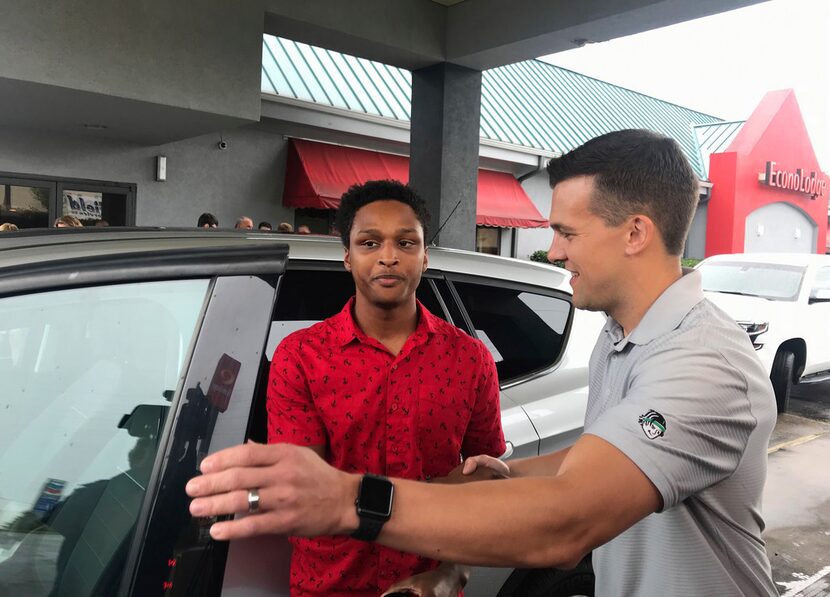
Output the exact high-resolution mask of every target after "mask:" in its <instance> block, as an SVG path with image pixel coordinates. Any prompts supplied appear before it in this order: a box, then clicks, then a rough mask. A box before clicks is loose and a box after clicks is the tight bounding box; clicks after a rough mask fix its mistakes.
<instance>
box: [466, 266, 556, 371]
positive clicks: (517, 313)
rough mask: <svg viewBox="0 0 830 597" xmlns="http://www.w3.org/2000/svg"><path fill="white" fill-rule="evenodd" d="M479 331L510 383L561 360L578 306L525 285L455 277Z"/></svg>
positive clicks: (478, 334)
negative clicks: (566, 335) (462, 279)
mask: <svg viewBox="0 0 830 597" xmlns="http://www.w3.org/2000/svg"><path fill="white" fill-rule="evenodd" d="M453 286H454V287H455V289H456V291H457V293H458V295H459V297H460V298H461V302H462V303H463V305H464V307H465V308H466V310H467V313H468V314H469V316H470V319H471V320H472V323H473V326H474V327H475V331H476V335H477V336H478V337H479V339H481V341H482V342H484V344H485V345H486V346H487V348H489V349H490V352H491V354H492V355H493V360H494V361H495V362H496V368H497V369H498V373H499V382H500V383H501V384H502V385H504V384H505V383H509V382H511V381H515V380H517V379H519V378H522V377H524V376H526V375H529V374H531V373H534V372H536V371H540V370H543V369H546V368H548V367H551V366H553V365H554V364H555V363H556V362H558V360H559V357H560V356H561V354H562V350H563V348H564V346H565V333H566V330H567V327H568V323H569V321H570V318H571V310H572V306H571V303H570V301H568V300H566V299H565V298H562V297H559V296H554V295H548V294H542V293H541V292H536V291H533V290H531V289H528V288H522V287H519V286H516V287H510V286H504V285H498V284H494V283H483V282H482V283H474V282H470V281H461V280H453Z"/></svg>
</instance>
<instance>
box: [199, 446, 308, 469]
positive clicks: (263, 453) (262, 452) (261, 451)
mask: <svg viewBox="0 0 830 597" xmlns="http://www.w3.org/2000/svg"><path fill="white" fill-rule="evenodd" d="M292 447H294V448H296V446H289V445H288V444H268V445H265V444H257V443H254V442H249V443H247V444H243V445H240V446H234V447H232V448H227V449H225V450H220V451H219V452H217V453H216V454H211V455H210V456H208V457H207V458H205V459H204V460H203V461H202V464H201V466H200V467H199V469H200V470H201V471H202V472H203V473H216V472H219V471H222V470H225V469H229V468H233V467H238V466H268V465H271V464H276V463H277V462H278V461H279V460H280V458H281V457H282V456H283V454H284V453H285V452H286V450H290V449H291V448H292Z"/></svg>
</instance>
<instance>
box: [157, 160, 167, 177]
mask: <svg viewBox="0 0 830 597" xmlns="http://www.w3.org/2000/svg"><path fill="white" fill-rule="evenodd" d="M156 180H157V181H159V182H164V181H165V180H167V156H166V155H157V156H156Z"/></svg>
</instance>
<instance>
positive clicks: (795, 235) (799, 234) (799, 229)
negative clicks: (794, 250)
mask: <svg viewBox="0 0 830 597" xmlns="http://www.w3.org/2000/svg"><path fill="white" fill-rule="evenodd" d="M793 236H794V237H795V240H798V239H799V238H801V228H796V229H795V234H794V235H793Z"/></svg>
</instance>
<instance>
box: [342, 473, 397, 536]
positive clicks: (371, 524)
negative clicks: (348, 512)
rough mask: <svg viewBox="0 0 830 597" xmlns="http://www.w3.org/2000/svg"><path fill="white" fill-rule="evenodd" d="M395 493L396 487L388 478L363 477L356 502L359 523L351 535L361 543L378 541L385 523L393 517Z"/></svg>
mask: <svg viewBox="0 0 830 597" xmlns="http://www.w3.org/2000/svg"><path fill="white" fill-rule="evenodd" d="M394 493H395V487H394V486H393V485H392V482H391V481H390V480H389V479H387V478H386V477H380V476H378V475H370V474H366V475H363V478H362V479H361V480H360V488H359V489H358V492H357V499H356V500H355V502H354V505H355V509H356V510H357V518H358V521H359V523H358V527H357V530H356V531H355V532H354V533H352V535H351V536H352V537H353V538H354V539H360V540H361V541H374V540H375V539H377V536H378V535H379V534H380V530H381V529H382V528H383V525H384V523H385V522H386V521H387V520H389V517H390V516H391V515H392V498H393V496H394Z"/></svg>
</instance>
